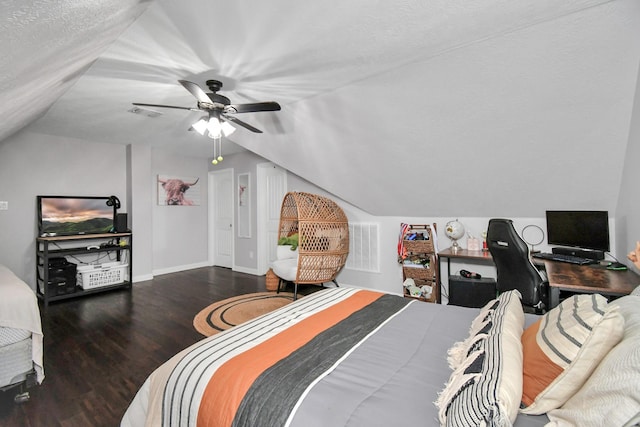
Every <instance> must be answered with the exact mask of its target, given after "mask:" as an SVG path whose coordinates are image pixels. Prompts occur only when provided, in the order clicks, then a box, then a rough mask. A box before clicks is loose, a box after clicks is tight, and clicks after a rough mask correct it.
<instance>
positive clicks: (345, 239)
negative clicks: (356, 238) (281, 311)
mask: <svg viewBox="0 0 640 427" xmlns="http://www.w3.org/2000/svg"><path fill="white" fill-rule="evenodd" d="M295 233H298V256H297V264H296V263H295V261H296V258H293V259H292V260H284V261H285V263H286V262H287V261H288V262H289V263H290V266H291V263H293V267H295V268H290V269H289V270H288V271H286V270H285V271H283V269H282V268H279V266H278V265H277V264H278V262H279V261H275V262H274V263H273V270H274V272H275V273H276V274H277V275H278V276H279V277H280V279H281V280H280V283H279V285H278V292H280V287H281V286H282V284H283V282H285V281H289V282H293V283H294V299H296V298H297V295H298V285H299V284H301V283H303V284H316V285H323V284H324V283H327V282H333V283H335V284H336V286H337V285H338V283H337V282H336V276H337V274H338V273H339V272H340V270H341V269H342V267H344V264H345V262H346V261H347V255H348V254H349V223H348V220H347V216H346V215H345V214H344V212H343V211H342V209H341V208H340V207H339V206H338V205H337V204H336V203H335V202H334V201H332V200H330V199H328V198H326V197H322V196H318V195H316V194H310V193H302V192H289V193H287V194H286V195H285V196H284V199H283V201H282V208H281V210H280V228H279V235H278V238H282V237H288V236H291V235H292V234H295ZM278 273H280V274H278Z"/></svg>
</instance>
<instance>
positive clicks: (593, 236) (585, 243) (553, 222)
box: [546, 211, 609, 252]
mask: <svg viewBox="0 0 640 427" xmlns="http://www.w3.org/2000/svg"><path fill="white" fill-rule="evenodd" d="M546 217H547V241H548V243H549V245H557V246H568V247H573V248H581V249H592V250H598V251H604V252H608V251H609V213H608V212H607V211H547V213H546Z"/></svg>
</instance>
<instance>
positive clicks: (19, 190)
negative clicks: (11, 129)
mask: <svg viewBox="0 0 640 427" xmlns="http://www.w3.org/2000/svg"><path fill="white" fill-rule="evenodd" d="M126 177H127V175H126V147H125V146H124V145H116V144H90V145H88V144H87V143H86V141H80V140H73V139H64V140H62V139H61V138H58V137H52V136H48V135H42V134H37V133H31V132H29V131H23V132H20V133H18V134H16V135H14V136H12V137H10V138H8V139H6V140H4V141H3V142H1V143H0V182H1V183H2V184H1V185H0V200H2V201H8V202H9V210H7V211H0V263H2V264H4V265H6V266H7V267H8V268H10V269H11V270H12V271H13V272H14V273H15V274H16V275H17V276H18V277H20V278H21V279H23V280H24V281H25V282H27V283H28V284H29V285H30V286H31V287H32V288H33V289H35V266H36V264H35V262H36V261H35V238H36V235H37V212H36V196H37V195H63V196H64V195H67V196H109V195H112V194H113V195H116V196H118V198H119V199H120V200H121V202H122V208H121V209H120V212H126V211H127V205H126V197H125V195H126V190H127V186H126Z"/></svg>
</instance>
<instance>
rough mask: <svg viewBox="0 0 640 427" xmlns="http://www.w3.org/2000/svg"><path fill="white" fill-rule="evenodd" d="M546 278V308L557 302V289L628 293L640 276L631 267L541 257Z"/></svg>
mask: <svg viewBox="0 0 640 427" xmlns="http://www.w3.org/2000/svg"><path fill="white" fill-rule="evenodd" d="M544 268H545V270H546V272H547V278H548V280H549V293H550V295H549V306H550V307H549V308H553V307H556V306H557V305H558V304H559V302H560V291H561V290H562V291H572V292H581V293H598V294H603V295H611V296H622V295H628V294H630V293H631V291H632V290H633V289H634V288H635V287H636V286H638V285H640V276H638V275H637V274H636V273H634V272H633V271H631V270H624V271H615V270H607V269H606V268H605V267H604V266H601V265H597V264H596V265H575V264H569V263H565V262H557V261H550V260H544Z"/></svg>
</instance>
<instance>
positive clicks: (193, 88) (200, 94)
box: [178, 80, 211, 104]
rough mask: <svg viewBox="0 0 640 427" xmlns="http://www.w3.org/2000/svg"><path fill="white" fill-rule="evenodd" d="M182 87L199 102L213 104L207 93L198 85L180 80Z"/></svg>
mask: <svg viewBox="0 0 640 427" xmlns="http://www.w3.org/2000/svg"><path fill="white" fill-rule="evenodd" d="M178 82H180V84H181V85H182V86H184V88H185V89H186V90H188V91H189V92H190V93H191V95H193V96H195V97H196V99H197V100H198V101H199V102H206V103H208V104H210V103H211V99H209V97H208V96H207V94H206V92H205V91H204V90H202V89H201V88H200V86H198V85H197V84H195V83H193V82H190V81H188V80H178Z"/></svg>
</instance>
